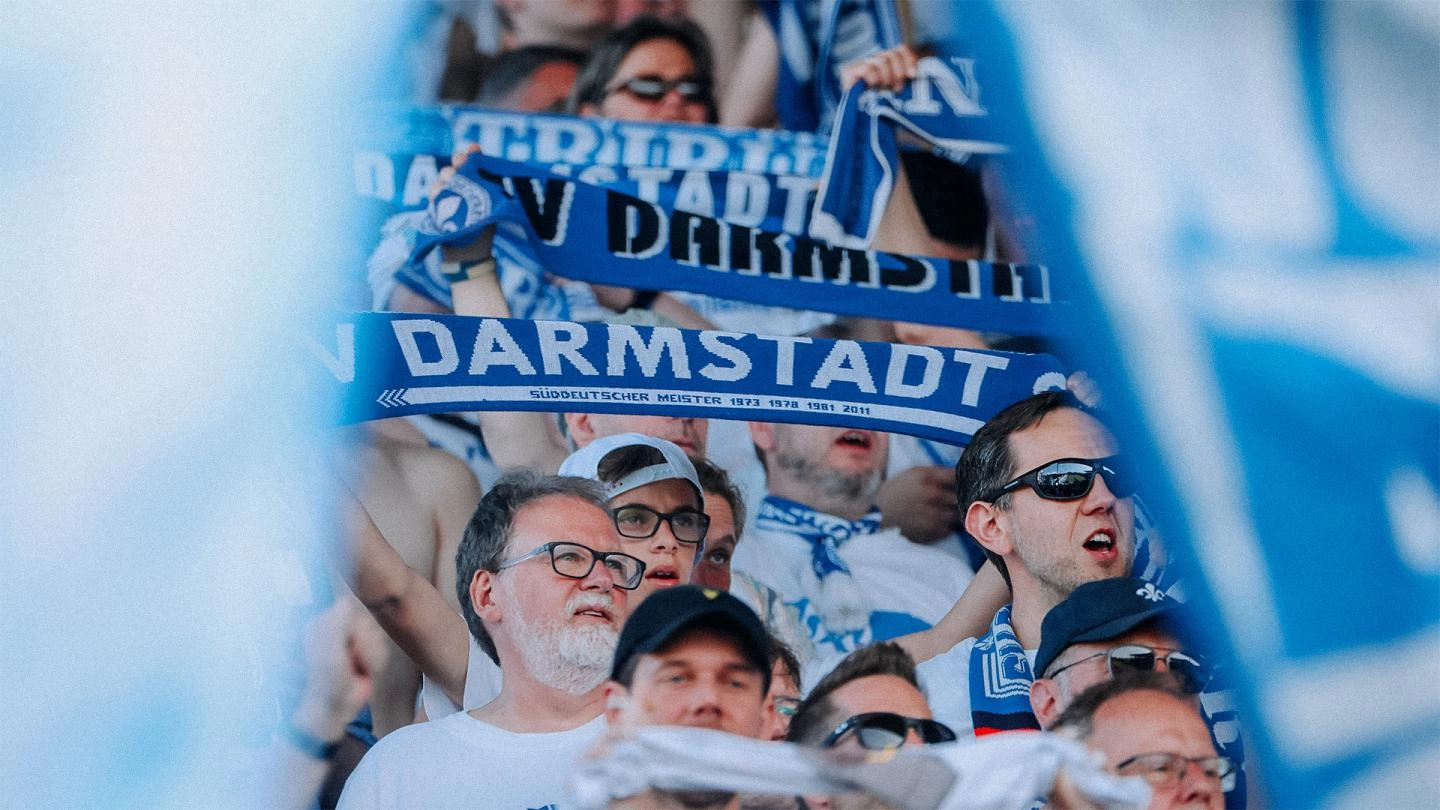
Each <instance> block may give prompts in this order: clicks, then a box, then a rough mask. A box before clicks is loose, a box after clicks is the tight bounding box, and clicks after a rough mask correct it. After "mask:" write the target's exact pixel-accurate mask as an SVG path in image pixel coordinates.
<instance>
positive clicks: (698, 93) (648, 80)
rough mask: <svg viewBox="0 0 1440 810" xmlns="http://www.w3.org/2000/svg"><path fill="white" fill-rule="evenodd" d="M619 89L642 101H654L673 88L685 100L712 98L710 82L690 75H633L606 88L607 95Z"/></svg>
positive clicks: (701, 101) (698, 101) (696, 100)
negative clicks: (671, 77)
mask: <svg viewBox="0 0 1440 810" xmlns="http://www.w3.org/2000/svg"><path fill="white" fill-rule="evenodd" d="M618 90H624V91H625V92H626V93H629V94H630V95H632V96H634V97H635V98H637V99H639V100H641V101H648V102H651V103H654V102H656V101H659V100H660V99H662V98H665V94H666V93H669V92H670V91H671V90H674V91H675V92H677V93H679V94H680V98H682V99H684V100H685V101H693V102H697V103H704V102H706V101H709V100H710V84H709V83H708V82H703V81H701V80H699V79H696V78H694V77H690V76H684V77H681V78H679V79H667V78H665V77H663V76H650V75H646V76H633V77H631V78H629V79H626V80H625V81H623V82H619V83H617V84H613V85H611V86H609V87H607V88H605V95H607V96H608V95H610V94H611V93H614V92H616V91H618Z"/></svg>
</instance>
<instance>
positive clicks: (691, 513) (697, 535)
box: [610, 503, 710, 543]
mask: <svg viewBox="0 0 1440 810" xmlns="http://www.w3.org/2000/svg"><path fill="white" fill-rule="evenodd" d="M610 514H611V515H612V516H613V517H614V518H615V528H616V530H618V531H619V532H620V534H621V535H623V536H625V537H629V538H632V539H636V540H639V539H644V538H646V537H654V536H655V532H658V531H660V521H662V520H663V521H665V522H666V523H669V524H670V533H671V534H673V535H675V539H676V540H679V541H680V542H682V543H699V542H701V541H702V540H704V539H705V532H707V531H709V529H710V516H709V515H706V514H705V513H704V512H701V511H700V510H698V509H695V508H693V507H685V508H683V509H676V510H675V511H674V512H657V511H655V510H654V509H651V508H650V507H648V506H641V505H640V504H638V503H632V504H626V505H625V506H619V507H616V508H615V509H613V510H611V512H610Z"/></svg>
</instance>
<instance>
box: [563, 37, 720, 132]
mask: <svg viewBox="0 0 1440 810" xmlns="http://www.w3.org/2000/svg"><path fill="white" fill-rule="evenodd" d="M652 39H668V40H671V41H673V42H674V43H676V44H677V45H679V46H680V47H682V48H684V49H685V51H686V53H688V54H690V61H691V62H693V63H694V65H695V71H694V76H695V78H696V79H697V80H698V81H701V82H704V83H705V84H706V85H709V86H712V87H713V86H714V83H715V68H714V60H713V59H712V58H711V56H710V41H709V40H708V39H707V38H706V37H705V32H704V31H702V30H700V26H698V25H696V24H695V23H693V22H691V21H690V20H685V19H681V20H662V19H660V18H658V17H651V16H649V15H641V16H639V17H636V18H635V19H633V20H631V21H630V22H628V23H626V24H625V25H622V26H621V27H619V28H617V29H615V30H614V31H611V32H610V33H608V34H606V35H605V38H604V39H602V40H600V42H599V44H597V45H596V46H595V47H594V49H592V50H591V51H590V61H588V62H586V63H585V66H584V67H583V68H581V69H580V75H578V76H576V77H575V84H573V85H571V87H570V97H569V98H568V99H567V100H566V102H565V111H566V112H569V113H578V112H579V111H580V105H582V104H595V105H599V104H600V103H601V102H603V101H604V100H605V95H606V93H605V90H606V88H607V87H609V85H610V81H611V80H612V79H614V78H615V72H616V71H617V70H619V69H620V63H621V62H623V61H625V57H626V56H629V55H630V51H632V50H634V49H635V47H636V46H638V45H641V44H643V43H645V42H649V41H650V40H652ZM719 117H720V116H719V112H718V111H717V109H716V107H715V99H714V96H713V95H712V96H711V97H710V98H709V99H707V100H706V102H705V120H706V121H709V122H711V123H714V122H715V121H716V120H717V119H718V118H719Z"/></svg>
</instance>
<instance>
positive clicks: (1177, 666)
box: [1110, 645, 1210, 694]
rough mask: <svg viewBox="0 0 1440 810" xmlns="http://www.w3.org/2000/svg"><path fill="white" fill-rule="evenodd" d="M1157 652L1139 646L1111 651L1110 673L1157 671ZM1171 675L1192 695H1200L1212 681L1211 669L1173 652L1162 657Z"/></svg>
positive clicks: (1190, 657)
mask: <svg viewBox="0 0 1440 810" xmlns="http://www.w3.org/2000/svg"><path fill="white" fill-rule="evenodd" d="M1156 658H1157V657H1156V654H1155V650H1152V649H1150V648H1149V647H1141V646H1139V645H1126V646H1122V647H1116V648H1115V649H1113V650H1111V651H1110V673H1111V674H1112V675H1113V674H1115V669H1116V668H1117V667H1119V668H1120V669H1128V670H1138V671H1144V672H1150V671H1152V670H1154V669H1155V662H1156ZM1160 658H1161V660H1164V661H1165V666H1166V668H1167V669H1169V670H1170V672H1171V674H1173V675H1174V676H1175V678H1176V679H1177V680H1178V681H1180V688H1181V689H1184V690H1185V691H1186V692H1189V693H1191V694H1195V693H1198V692H1200V691H1202V690H1203V689H1204V688H1205V685H1206V684H1207V683H1208V682H1209V681H1210V671H1209V667H1208V666H1206V665H1205V664H1203V663H1201V662H1200V661H1199V660H1198V659H1196V658H1195V657H1193V656H1190V655H1187V654H1186V653H1183V652H1178V651H1175V650H1172V651H1170V652H1168V653H1166V654H1165V655H1164V656H1161V657H1160Z"/></svg>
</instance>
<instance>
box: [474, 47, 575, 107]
mask: <svg viewBox="0 0 1440 810" xmlns="http://www.w3.org/2000/svg"><path fill="white" fill-rule="evenodd" d="M551 62H565V63H568V64H571V65H574V66H575V67H577V68H578V67H580V66H581V65H583V64H585V53H584V51H577V50H575V49H574V48H566V47H563V46H560V45H526V46H524V47H521V48H516V49H515V50H513V51H505V52H504V53H501V54H499V55H498V56H496V57H495V59H494V60H493V61H492V62H491V63H490V65H489V67H487V68H486V70H485V74H484V76H483V77H482V78H481V79H480V89H479V92H477V93H476V95H475V103H477V104H485V105H491V106H494V105H496V104H499V103H501V102H502V101H504V100H505V99H506V98H508V97H509V96H510V94H511V93H513V92H515V88H517V87H519V86H521V85H522V84H524V83H525V82H527V81H529V80H530V77H531V76H533V75H535V71H537V70H539V69H540V68H542V67H544V66H545V65H548V64H550V63H551Z"/></svg>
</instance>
